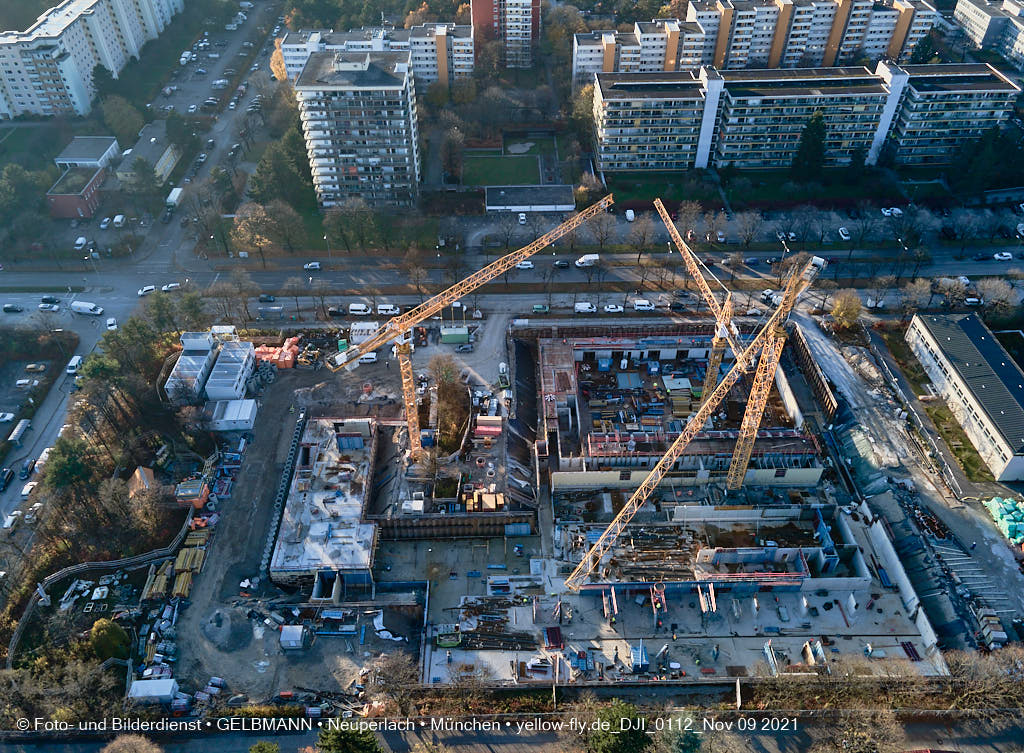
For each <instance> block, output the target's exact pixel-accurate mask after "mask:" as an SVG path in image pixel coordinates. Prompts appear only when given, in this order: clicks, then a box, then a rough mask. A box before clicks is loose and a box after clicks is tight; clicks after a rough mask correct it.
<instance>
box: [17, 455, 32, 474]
mask: <svg viewBox="0 0 1024 753" xmlns="http://www.w3.org/2000/svg"><path fill="white" fill-rule="evenodd" d="M35 469H36V459H35V458H28V459H27V460H26V461H25V462H24V463H22V464H21V471H19V472H18V478H20V479H27V478H28V477H29V476H31V475H32V473H33V471H35Z"/></svg>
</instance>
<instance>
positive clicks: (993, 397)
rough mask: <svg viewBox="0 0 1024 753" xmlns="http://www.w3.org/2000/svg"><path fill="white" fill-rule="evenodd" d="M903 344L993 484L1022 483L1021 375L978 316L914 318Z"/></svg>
mask: <svg viewBox="0 0 1024 753" xmlns="http://www.w3.org/2000/svg"><path fill="white" fill-rule="evenodd" d="M906 340H907V343H908V344H909V345H910V348H911V350H913V351H914V355H916V356H917V359H918V361H920V362H921V366H923V367H924V370H925V372H927V374H928V378H929V379H931V381H932V385H933V386H934V387H935V389H936V390H937V391H938V393H939V394H940V395H941V396H942V398H943V399H944V400H945V401H946V404H947V405H948V406H949V409H950V410H951V411H952V412H953V415H954V416H955V417H956V420H957V421H958V422H959V423H960V425H961V426H962V427H963V429H964V433H966V434H967V437H968V439H970V440H971V443H972V444H973V445H974V447H975V449H976V450H977V451H978V454H979V455H981V458H982V460H984V461H985V463H986V464H987V465H988V467H989V468H990V469H991V470H992V474H993V475H994V476H995V477H996V480H997V481H1020V480H1022V479H1024V372H1021V369H1020V367H1019V366H1018V365H1017V364H1016V363H1014V361H1013V358H1011V357H1010V354H1009V353H1007V352H1006V349H1005V348H1003V346H1002V345H1000V344H999V341H998V340H997V339H996V337H995V335H993V334H992V331H991V330H990V329H989V328H988V327H986V326H985V325H984V323H983V322H982V321H981V319H979V318H978V316H977V315H976V314H948V315H941V316H932V315H925V316H922V315H920V314H918V315H916V316H915V317H914V318H913V320H912V321H911V322H910V327H909V328H908V329H907V334H906Z"/></svg>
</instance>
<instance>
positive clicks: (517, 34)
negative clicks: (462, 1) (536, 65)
mask: <svg viewBox="0 0 1024 753" xmlns="http://www.w3.org/2000/svg"><path fill="white" fill-rule="evenodd" d="M470 8H471V15H472V19H473V34H474V35H476V38H477V42H478V43H479V42H484V41H489V40H493V39H496V40H499V41H501V42H502V43H503V44H504V46H505V65H506V66H508V67H509V68H529V67H530V66H532V65H533V44H534V42H536V41H537V40H538V39H539V38H540V19H541V8H540V0H472V1H471V4H470Z"/></svg>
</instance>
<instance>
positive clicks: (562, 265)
mask: <svg viewBox="0 0 1024 753" xmlns="http://www.w3.org/2000/svg"><path fill="white" fill-rule="evenodd" d="M551 266H553V267H554V268H555V269H568V268H569V266H570V264H569V262H567V261H566V260H565V259H556V260H555V261H554V262H553V263H552V265H551Z"/></svg>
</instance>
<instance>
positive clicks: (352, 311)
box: [348, 303, 373, 316]
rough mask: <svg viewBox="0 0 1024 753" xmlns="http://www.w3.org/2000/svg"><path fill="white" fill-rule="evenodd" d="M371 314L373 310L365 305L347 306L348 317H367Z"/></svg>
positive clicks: (354, 304)
mask: <svg viewBox="0 0 1024 753" xmlns="http://www.w3.org/2000/svg"><path fill="white" fill-rule="evenodd" d="M372 313H373V309H371V308H370V307H369V306H367V305H366V304H365V303H350V304H349V305H348V315H349V316H369V315H370V314H372Z"/></svg>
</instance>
